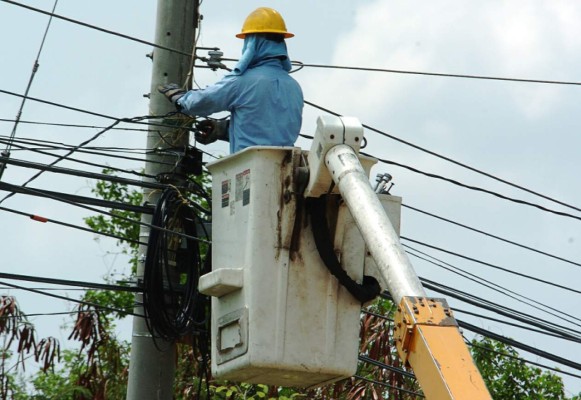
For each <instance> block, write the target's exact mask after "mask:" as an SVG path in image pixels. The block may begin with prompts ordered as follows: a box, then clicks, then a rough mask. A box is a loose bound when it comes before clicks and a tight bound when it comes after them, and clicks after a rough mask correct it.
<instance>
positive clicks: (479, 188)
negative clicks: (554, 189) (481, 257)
mask: <svg viewBox="0 0 581 400" xmlns="http://www.w3.org/2000/svg"><path fill="white" fill-rule="evenodd" d="M361 154H363V155H366V156H370V157H373V156H372V155H370V154H366V153H363V152H362V153H361ZM375 158H377V157H375ZM377 159H378V161H380V162H382V163H384V164H388V165H394V166H396V167H400V168H405V169H407V170H409V171H412V172H415V173H417V174H421V175H424V176H427V177H430V178H434V179H439V180H442V181H445V182H448V183H452V184H454V185H456V186H460V187H463V188H464V189H470V190H474V191H477V192H482V193H486V194H490V195H492V196H495V197H498V198H499V199H503V200H507V201H511V202H513V203H517V204H522V205H525V206H530V207H534V208H537V209H539V210H542V211H545V212H549V213H551V214H555V215H559V216H562V217H567V218H573V219H576V220H578V221H581V217H579V216H577V215H573V214H569V213H566V212H562V211H557V210H553V209H551V208H547V207H544V206H541V205H540V204H536V203H531V202H529V201H526V200H520V199H515V198H513V197H509V196H505V195H503V194H501V193H498V192H494V191H492V190H488V189H484V188H481V187H478V186H472V185H467V184H465V183H462V182H460V181H457V180H454V179H451V178H447V177H445V176H442V175H437V174H432V173H430V172H425V171H422V170H419V169H417V168H414V167H410V166H409V165H405V164H401V163H398V162H396V161H391V160H386V159H382V158H377ZM570 208H574V209H577V208H576V207H573V206H571V207H570Z"/></svg>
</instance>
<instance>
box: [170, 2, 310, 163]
mask: <svg viewBox="0 0 581 400" xmlns="http://www.w3.org/2000/svg"><path fill="white" fill-rule="evenodd" d="M293 36H294V35H293V34H292V33H290V32H287V29H286V25H285V23H284V20H283V18H282V16H281V15H280V14H279V13H278V12H277V11H276V10H273V9H272V8H267V7H260V8H258V9H256V10H255V11H253V12H252V13H251V14H250V15H249V16H248V17H247V18H246V20H245V21H244V25H243V26H242V32H240V33H239V34H237V35H236V37H238V38H240V39H244V47H243V48H242V57H240V60H239V61H238V63H237V64H236V66H235V67H234V69H233V70H232V72H230V73H229V74H227V75H226V76H225V77H224V78H223V79H222V80H220V81H219V82H217V83H216V84H214V85H212V86H209V87H207V88H205V89H200V90H190V91H187V92H186V91H184V90H182V89H181V88H180V87H179V86H178V85H176V84H169V85H164V86H160V87H159V88H158V90H159V91H160V92H161V93H163V94H164V95H165V96H166V97H167V98H168V99H169V100H170V101H171V102H173V103H174V104H175V105H176V108H177V109H178V110H179V111H180V112H183V113H185V114H189V115H192V116H202V117H205V116H208V115H210V114H213V113H216V112H220V111H230V114H231V115H230V120H229V121H228V120H224V121H211V123H209V124H206V125H204V124H198V126H197V127H198V129H201V130H202V131H201V132H200V133H198V134H196V139H197V140H198V141H199V142H200V143H202V144H208V143H212V142H214V141H216V140H218V139H222V140H227V141H229V142H230V153H235V152H237V151H239V150H242V149H244V148H246V147H249V146H256V145H259V146H260V145H261V146H265V145H267V146H292V145H294V143H295V141H296V139H297V137H298V135H299V131H300V128H301V122H302V109H303V93H302V90H301V87H300V86H299V84H298V83H297V82H296V81H295V80H294V79H293V78H292V77H291V76H290V75H289V71H290V69H291V62H290V59H289V56H288V53H287V48H286V43H285V40H284V39H288V38H291V37H293Z"/></svg>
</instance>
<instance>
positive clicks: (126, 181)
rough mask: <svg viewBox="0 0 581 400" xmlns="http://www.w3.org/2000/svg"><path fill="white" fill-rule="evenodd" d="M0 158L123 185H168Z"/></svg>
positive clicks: (21, 165)
mask: <svg viewBox="0 0 581 400" xmlns="http://www.w3.org/2000/svg"><path fill="white" fill-rule="evenodd" d="M0 160H3V161H6V162H7V163H8V164H11V165H15V166H18V167H23V168H32V169H38V170H41V171H47V172H53V173H57V174H63V175H71V176H76V177H82V178H89V179H97V180H101V181H107V182H115V183H120V184H124V185H132V186H138V187H146V188H149V189H165V188H166V187H167V186H168V185H167V184H164V183H158V182H149V181H145V180H141V181H139V180H135V179H129V178H123V177H120V176H116V175H108V174H99V173H96V172H86V171H82V170H77V169H71V168H64V167H55V166H51V164H41V163H35V162H31V161H24V160H19V159H15V158H11V159H4V158H1V157H0Z"/></svg>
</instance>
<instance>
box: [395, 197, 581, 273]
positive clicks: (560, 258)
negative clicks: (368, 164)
mask: <svg viewBox="0 0 581 400" xmlns="http://www.w3.org/2000/svg"><path fill="white" fill-rule="evenodd" d="M402 207H405V208H408V209H410V210H413V211H416V212H419V213H422V214H424V215H428V216H430V217H432V218H436V219H439V220H441V221H444V222H448V223H450V224H453V225H456V226H459V227H461V228H465V229H468V230H471V231H473V232H477V233H480V234H482V235H484V236H488V237H491V238H493V239H497V240H500V241H502V242H505V243H509V244H512V245H514V246H517V247H520V248H523V249H526V250H530V251H533V252H535V253H538V254H542V255H544V256H547V257H551V258H554V259H556V260H560V261H563V262H566V263H569V264H572V265H576V266H578V267H581V263H578V262H575V261H572V260H568V259H566V258H563V257H560V256H557V255H555V254H551V253H547V252H545V251H541V250H539V249H535V248H533V247H529V246H526V245H524V244H521V243H517V242H514V241H512V240H509V239H505V238H502V237H500V236H497V235H493V234H492V233H489V232H485V231H482V230H480V229H476V228H473V227H470V226H468V225H465V224H462V223H460V222H457V221H453V220H451V219H448V218H444V217H441V216H439V215H436V214H432V213H430V212H428V211H424V210H420V209H419V208H416V207H412V206H410V205H408V204H402Z"/></svg>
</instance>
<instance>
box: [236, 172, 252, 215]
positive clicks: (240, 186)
mask: <svg viewBox="0 0 581 400" xmlns="http://www.w3.org/2000/svg"><path fill="white" fill-rule="evenodd" d="M240 200H242V205H243V206H245V205H247V204H249V203H250V169H247V170H245V171H243V172H240V173H239V174H236V192H235V201H240Z"/></svg>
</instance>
